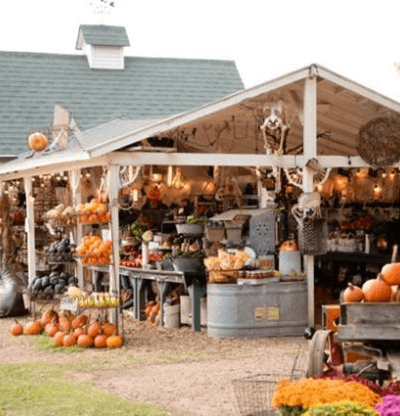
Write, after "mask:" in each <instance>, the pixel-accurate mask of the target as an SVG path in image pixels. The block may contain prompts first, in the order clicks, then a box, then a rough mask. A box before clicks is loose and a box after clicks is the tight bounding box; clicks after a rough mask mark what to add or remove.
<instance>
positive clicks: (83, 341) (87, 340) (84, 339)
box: [77, 334, 94, 348]
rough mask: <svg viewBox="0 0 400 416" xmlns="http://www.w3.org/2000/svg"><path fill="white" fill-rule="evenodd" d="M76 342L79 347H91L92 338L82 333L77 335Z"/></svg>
mask: <svg viewBox="0 0 400 416" xmlns="http://www.w3.org/2000/svg"><path fill="white" fill-rule="evenodd" d="M77 344H78V345H80V346H81V347H86V348H89V347H93V344H94V340H93V338H92V337H91V336H90V335H87V334H82V335H79V337H78V341H77Z"/></svg>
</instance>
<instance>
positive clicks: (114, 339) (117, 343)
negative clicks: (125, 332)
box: [107, 334, 123, 348]
mask: <svg viewBox="0 0 400 416" xmlns="http://www.w3.org/2000/svg"><path fill="white" fill-rule="evenodd" d="M122 344H123V341H122V338H121V337H120V336H119V335H116V334H114V335H111V336H110V337H108V338H107V348H121V347H122Z"/></svg>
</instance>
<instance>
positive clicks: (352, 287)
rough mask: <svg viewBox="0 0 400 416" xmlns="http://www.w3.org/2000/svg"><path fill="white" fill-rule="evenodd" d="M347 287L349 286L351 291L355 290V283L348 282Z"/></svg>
mask: <svg viewBox="0 0 400 416" xmlns="http://www.w3.org/2000/svg"><path fill="white" fill-rule="evenodd" d="M347 286H348V287H349V288H350V289H351V290H354V285H353V283H351V282H348V283H347Z"/></svg>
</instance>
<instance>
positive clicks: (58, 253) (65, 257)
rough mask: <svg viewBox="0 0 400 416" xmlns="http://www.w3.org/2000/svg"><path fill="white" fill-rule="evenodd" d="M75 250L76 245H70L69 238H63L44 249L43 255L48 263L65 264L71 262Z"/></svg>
mask: <svg viewBox="0 0 400 416" xmlns="http://www.w3.org/2000/svg"><path fill="white" fill-rule="evenodd" d="M75 248H76V245H75V244H72V243H71V241H70V240H69V238H63V239H62V240H61V241H56V242H53V243H51V244H50V245H49V246H46V247H44V253H45V254H46V255H47V260H48V262H49V263H66V262H72V261H73V257H72V256H73V254H74V252H75Z"/></svg>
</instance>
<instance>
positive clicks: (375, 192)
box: [374, 184, 382, 195]
mask: <svg viewBox="0 0 400 416" xmlns="http://www.w3.org/2000/svg"><path fill="white" fill-rule="evenodd" d="M381 192H382V188H381V187H380V186H379V185H378V184H375V186H374V194H375V195H379V194H380V193H381Z"/></svg>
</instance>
